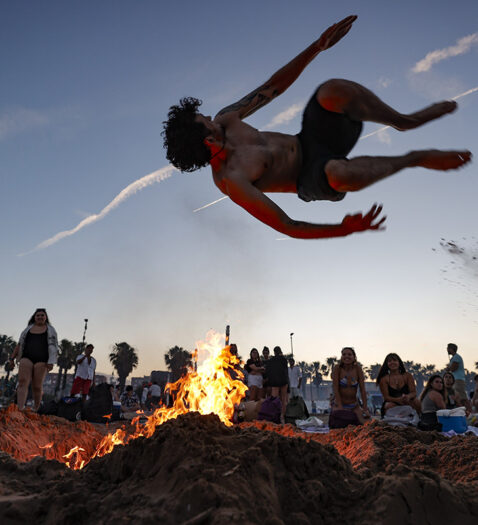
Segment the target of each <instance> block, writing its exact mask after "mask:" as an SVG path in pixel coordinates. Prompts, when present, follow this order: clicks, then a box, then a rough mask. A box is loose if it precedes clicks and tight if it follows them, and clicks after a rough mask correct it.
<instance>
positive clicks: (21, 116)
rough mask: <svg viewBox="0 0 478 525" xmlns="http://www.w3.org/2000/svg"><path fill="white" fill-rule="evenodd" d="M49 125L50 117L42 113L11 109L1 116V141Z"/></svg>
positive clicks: (26, 109) (25, 109) (24, 109)
mask: <svg viewBox="0 0 478 525" xmlns="http://www.w3.org/2000/svg"><path fill="white" fill-rule="evenodd" d="M49 123H50V119H49V118H48V116H47V115H46V114H45V113H42V112H40V111H36V110H33V109H28V108H15V109H10V110H8V111H6V112H5V113H3V115H1V116H0V140H4V139H6V138H8V137H11V136H13V135H17V134H19V133H22V132H24V131H28V130H30V129H33V128H38V127H42V126H47V125H48V124H49Z"/></svg>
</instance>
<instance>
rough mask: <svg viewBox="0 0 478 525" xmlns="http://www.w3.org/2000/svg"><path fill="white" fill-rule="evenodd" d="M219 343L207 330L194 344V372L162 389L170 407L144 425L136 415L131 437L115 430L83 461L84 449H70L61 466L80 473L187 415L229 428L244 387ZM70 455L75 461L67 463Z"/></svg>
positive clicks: (234, 364) (236, 361)
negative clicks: (212, 417) (209, 418)
mask: <svg viewBox="0 0 478 525" xmlns="http://www.w3.org/2000/svg"><path fill="white" fill-rule="evenodd" d="M222 343H223V336H221V335H220V334H218V333H216V332H214V331H212V330H211V331H209V332H208V333H207V335H206V341H205V342H199V343H198V344H197V350H195V352H197V357H196V356H194V357H195V358H196V359H199V360H202V364H201V365H199V366H198V367H197V371H196V370H194V369H189V371H188V373H187V374H186V375H185V376H184V377H182V378H181V379H179V380H178V381H176V383H173V384H170V383H168V384H167V385H166V392H168V393H169V394H170V395H171V396H172V397H173V399H174V401H173V406H172V407H170V408H168V407H165V406H160V407H159V408H157V409H156V410H155V411H154V413H153V414H152V415H150V416H147V419H146V422H145V423H140V415H142V416H143V418H144V417H146V416H144V414H143V413H142V412H139V411H138V412H137V413H138V414H140V415H138V416H137V417H135V418H134V419H133V420H132V422H131V423H132V425H133V426H134V427H135V430H134V432H133V433H127V432H126V431H125V430H124V429H118V430H117V431H116V432H115V433H114V434H107V435H106V436H105V437H104V438H103V439H102V440H101V441H100V443H99V444H98V446H97V448H96V451H95V452H94V454H93V455H92V456H91V457H86V455H85V451H84V449H81V448H79V447H73V448H72V449H71V450H70V452H68V454H66V455H65V456H64V457H65V458H66V461H65V464H66V465H67V466H68V467H69V468H71V469H74V470H78V469H81V468H83V467H84V466H85V465H86V464H87V463H88V462H89V461H90V460H91V459H93V458H95V457H101V456H104V455H106V454H109V453H111V452H112V451H113V449H114V447H115V446H117V445H126V444H127V443H129V442H130V441H132V440H134V439H137V438H139V437H142V436H144V437H147V438H149V437H151V436H152V435H153V434H154V432H155V430H156V427H157V426H159V425H162V424H163V423H164V422H165V421H168V420H169V419H175V418H177V417H178V416H180V415H182V414H186V413H187V412H199V413H200V414H203V415H206V414H216V415H217V416H218V417H219V419H220V420H221V421H222V422H223V423H224V424H225V425H227V426H231V425H232V418H233V415H234V406H235V405H236V404H238V403H240V401H241V399H242V398H243V397H244V395H245V393H246V390H247V387H246V385H245V384H244V383H243V381H242V379H243V377H244V376H243V374H242V371H241V370H240V369H239V368H238V365H239V359H238V358H237V356H235V355H232V354H231V353H230V351H229V347H228V346H227V347H225V348H223V344H222ZM82 452H83V454H82ZM74 454H76V456H75V460H74V461H70V458H71V457H72V456H73V455H74Z"/></svg>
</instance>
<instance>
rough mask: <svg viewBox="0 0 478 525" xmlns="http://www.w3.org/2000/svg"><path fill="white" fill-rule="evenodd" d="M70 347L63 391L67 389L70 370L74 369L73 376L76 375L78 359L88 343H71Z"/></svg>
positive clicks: (62, 386)
mask: <svg viewBox="0 0 478 525" xmlns="http://www.w3.org/2000/svg"><path fill="white" fill-rule="evenodd" d="M70 345H71V346H70V348H69V351H68V354H67V356H66V363H65V365H66V366H65V370H64V373H63V382H62V384H61V388H62V390H65V387H66V380H67V377H68V370H70V368H72V367H74V368H75V370H74V373H73V374H74V375H75V374H76V369H77V367H78V365H77V364H76V358H77V357H78V356H79V355H80V354H81V353H83V351H84V349H85V345H86V343H71V342H70Z"/></svg>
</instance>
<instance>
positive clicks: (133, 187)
mask: <svg viewBox="0 0 478 525" xmlns="http://www.w3.org/2000/svg"><path fill="white" fill-rule="evenodd" d="M175 171H177V170H176V168H174V167H173V166H165V167H164V168H161V169H160V170H157V171H153V172H152V173H150V174H149V175H145V176H144V177H141V178H140V179H138V180H135V181H134V182H132V183H131V184H129V185H128V186H126V188H124V189H123V190H121V191H120V192H119V193H118V195H116V197H115V198H114V199H113V200H112V201H111V202H110V203H109V204H107V205H106V206H105V207H104V208H103V209H102V210H101V211H100V212H99V213H94V214H92V215H89V216H88V217H86V218H85V219H83V220H82V221H81V222H79V223H78V224H77V225H76V226H75V227H74V228H72V229H71V230H65V231H62V232H59V233H57V234H56V235H54V236H53V237H50V238H49V239H46V240H45V241H42V242H41V243H40V244H37V245H36V246H35V248H33V250H30V251H29V252H25V253H20V254H18V255H19V256H23V255H28V254H30V253H33V252H36V251H38V250H43V249H44V248H48V247H49V246H51V245H53V244H55V243H57V242H58V241H61V240H62V239H64V238H65V237H70V236H71V235H74V234H75V233H77V232H79V231H80V230H82V229H83V228H84V227H85V226H89V225H90V224H93V223H95V222H97V221H99V220H101V219H103V218H104V217H106V215H108V213H110V211H112V210H114V209H115V208H117V207H118V206H119V205H120V204H121V203H122V202H124V201H125V200H126V199H128V198H129V197H131V196H132V195H134V194H135V193H136V192H138V191H140V190H142V189H144V188H146V187H148V186H151V184H155V183H156V182H161V181H163V180H165V179H167V178H169V177H171V175H172V174H173V173H174V172H175Z"/></svg>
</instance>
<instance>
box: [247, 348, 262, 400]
mask: <svg viewBox="0 0 478 525" xmlns="http://www.w3.org/2000/svg"><path fill="white" fill-rule="evenodd" d="M250 356H251V357H250V358H249V359H248V360H247V361H246V366H245V367H244V368H245V369H246V371H247V374H248V376H247V386H248V387H249V401H259V399H260V398H261V392H262V374H263V373H264V372H265V368H264V366H263V365H262V361H261V358H260V357H259V352H258V350H257V348H253V349H252V350H251V352H250Z"/></svg>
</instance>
